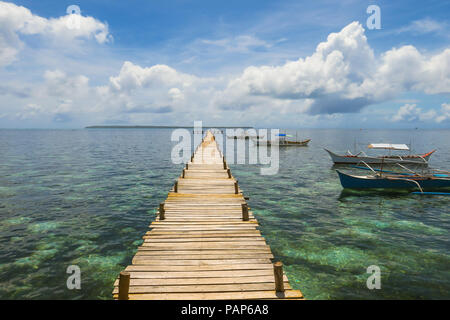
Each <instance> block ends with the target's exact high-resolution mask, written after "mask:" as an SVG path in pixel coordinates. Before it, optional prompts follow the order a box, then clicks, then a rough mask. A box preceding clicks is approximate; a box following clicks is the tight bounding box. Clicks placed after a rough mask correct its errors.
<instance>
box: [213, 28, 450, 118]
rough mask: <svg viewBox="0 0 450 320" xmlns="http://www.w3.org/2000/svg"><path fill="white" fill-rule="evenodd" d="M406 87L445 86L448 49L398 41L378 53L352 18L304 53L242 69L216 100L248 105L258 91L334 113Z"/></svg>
mask: <svg viewBox="0 0 450 320" xmlns="http://www.w3.org/2000/svg"><path fill="white" fill-rule="evenodd" d="M410 90H417V91H422V92H425V93H428V94H434V93H444V92H450V49H447V50H445V51H443V52H441V53H439V54H436V55H434V56H425V55H423V54H421V53H420V52H419V51H418V50H417V49H416V48H414V47H413V46H403V47H401V48H398V49H392V50H389V51H387V52H385V53H384V54H382V56H381V57H380V58H379V59H377V58H376V57H375V56H374V53H373V50H372V49H371V48H370V46H369V45H368V43H367V38H366V36H365V35H364V29H363V27H362V26H361V24H359V23H358V22H353V23H351V24H349V25H348V26H346V27H345V28H343V29H342V30H341V31H340V32H338V33H332V34H330V35H329V36H328V39H327V41H326V42H322V43H320V44H319V45H318V46H317V48H316V51H315V53H314V54H312V55H311V56H309V57H306V58H304V59H299V60H297V61H291V62H287V63H286V64H284V65H282V66H277V67H272V66H262V67H249V68H247V69H245V70H244V72H243V74H242V75H241V76H240V77H238V78H236V79H234V80H232V81H231V82H230V83H229V85H228V87H227V88H226V90H224V92H223V93H222V95H221V96H220V97H219V98H218V102H219V103H220V104H221V105H222V106H223V107H224V108H233V106H238V107H239V106H241V107H248V106H249V105H251V104H252V101H251V99H250V100H249V98H251V97H257V96H265V97H271V98H276V99H298V100H302V99H312V100H313V103H312V104H311V105H310V108H309V109H308V112H309V113H311V114H333V113H346V112H358V111H359V110H360V109H361V108H363V107H364V106H366V105H369V104H373V103H377V102H381V101H385V100H388V99H391V98H394V97H396V96H398V95H399V94H401V93H403V92H406V91H410ZM243 102H244V104H243Z"/></svg>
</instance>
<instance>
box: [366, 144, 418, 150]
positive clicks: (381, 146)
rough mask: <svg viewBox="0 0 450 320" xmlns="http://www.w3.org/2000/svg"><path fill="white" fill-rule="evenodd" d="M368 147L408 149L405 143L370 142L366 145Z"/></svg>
mask: <svg viewBox="0 0 450 320" xmlns="http://www.w3.org/2000/svg"><path fill="white" fill-rule="evenodd" d="M368 148H369V149H390V150H409V147H408V146H407V145H406V144H392V143H371V144H369V145H368Z"/></svg>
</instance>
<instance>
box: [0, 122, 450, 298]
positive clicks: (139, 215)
mask: <svg viewBox="0 0 450 320" xmlns="http://www.w3.org/2000/svg"><path fill="white" fill-rule="evenodd" d="M171 133H172V131H171V130H165V129H138V130H134V129H102V130H0V217H1V220H0V298H3V299H39V298H41V299H42V298H46V299H110V298H111V291H112V284H113V282H114V279H115V277H116V276H117V274H118V273H119V272H120V271H121V270H122V269H123V268H124V267H125V266H126V265H128V264H129V263H130V262H131V258H132V257H133V255H134V253H135V252H136V249H137V246H138V245H139V244H140V242H141V240H140V239H141V237H142V235H143V234H144V233H145V231H146V230H147V228H148V225H149V223H150V222H151V220H152V219H153V218H154V211H155V208H156V207H157V205H158V204H159V202H161V201H163V200H164V199H165V197H166V195H167V192H168V191H169V189H170V187H171V185H172V184H173V181H174V179H175V178H176V177H177V176H178V175H179V174H180V172H181V168H182V165H174V164H172V162H171V160H170V155H171V148H172V146H173V145H174V143H171V141H170V135H171ZM293 134H294V135H295V133H293ZM300 136H301V137H302V138H303V137H304V138H311V139H312V141H311V143H310V146H309V147H295V148H286V149H281V150H280V170H279V172H278V174H277V175H275V176H262V175H260V174H259V173H260V166H258V165H237V164H234V165H233V164H231V165H230V166H231V169H232V171H233V174H234V175H235V176H236V177H237V178H238V179H239V183H240V185H241V187H242V189H243V190H244V193H245V195H246V196H250V201H249V202H250V206H251V207H252V210H253V211H254V213H255V214H256V216H257V218H258V220H259V222H260V225H261V231H262V233H263V235H264V236H265V238H266V240H267V242H268V243H269V245H270V246H271V247H272V251H273V253H274V255H275V256H276V259H280V260H281V261H283V263H284V265H285V270H286V272H287V274H288V277H289V279H290V281H291V284H292V285H293V286H294V287H296V288H298V289H301V290H302V291H303V293H304V294H305V296H306V297H307V298H309V299H341V298H342V299H349V298H355V299H360V298H369V299H379V298H388V299H389V298H433V299H438V298H447V299H448V298H450V296H449V292H450V271H449V268H448V266H449V265H450V255H449V247H450V244H449V236H448V234H449V230H450V223H449V221H450V214H449V211H450V210H449V204H450V197H442V196H416V195H411V194H409V193H396V194H387V193H373V192H357V193H355V192H343V191H342V188H341V186H340V183H339V179H338V177H337V174H336V172H335V170H334V168H333V167H332V164H331V161H330V159H329V157H328V155H327V154H326V153H325V151H324V150H323V147H330V148H332V149H333V150H336V151H344V152H345V151H346V150H347V149H349V148H353V144H354V139H355V138H356V139H358V141H360V142H367V143H369V142H392V143H409V142H410V141H411V140H412V141H413V147H414V149H415V150H416V151H417V152H427V151H430V149H434V148H436V149H438V151H437V152H436V154H434V155H433V156H432V158H431V165H432V166H433V167H438V168H442V169H447V170H450V148H449V147H450V131H448V130H447V131H446V130H436V131H432V130H411V131H408V130H370V131H367V130H364V131H360V130H302V131H299V137H300ZM331 146H332V147H331ZM230 162H231V160H228V163H230ZM69 265H78V266H80V268H81V290H69V289H67V286H66V280H67V277H68V276H69V275H68V274H67V273H66V269H67V267H68V266H69ZM370 265H377V266H379V267H380V269H381V286H382V287H381V289H380V290H368V289H367V287H366V280H367V277H368V276H369V274H367V273H366V269H367V267H368V266H370Z"/></svg>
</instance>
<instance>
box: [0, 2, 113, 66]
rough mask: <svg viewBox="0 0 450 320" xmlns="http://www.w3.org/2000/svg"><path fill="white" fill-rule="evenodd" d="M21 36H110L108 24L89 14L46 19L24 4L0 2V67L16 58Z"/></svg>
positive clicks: (66, 39) (61, 38)
mask: <svg viewBox="0 0 450 320" xmlns="http://www.w3.org/2000/svg"><path fill="white" fill-rule="evenodd" d="M76 21H78V22H76ZM23 35H39V36H43V37H46V38H48V39H51V40H52V41H54V42H55V43H61V42H63V43H64V44H67V43H70V42H72V41H73V40H75V39H94V40H95V41H97V42H98V43H105V42H108V41H110V40H111V39H112V36H111V35H110V33H109V31H108V25H107V24H105V23H102V22H100V21H98V20H96V19H94V18H92V17H86V16H82V15H66V16H62V17H59V18H50V19H46V18H43V17H40V16H38V15H34V14H33V13H31V11H30V10H29V9H27V8H25V7H22V6H17V5H15V4H13V3H9V2H4V1H0V67H1V66H5V65H9V64H11V63H13V62H14V61H16V59H17V55H18V53H19V52H20V50H22V49H23V47H24V46H25V44H24V42H23V41H22V40H21V36H23Z"/></svg>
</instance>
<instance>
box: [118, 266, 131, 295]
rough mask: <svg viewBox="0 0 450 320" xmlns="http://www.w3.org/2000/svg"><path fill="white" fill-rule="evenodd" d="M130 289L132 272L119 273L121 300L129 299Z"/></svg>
mask: <svg viewBox="0 0 450 320" xmlns="http://www.w3.org/2000/svg"><path fill="white" fill-rule="evenodd" d="M129 290H130V273H129V272H126V271H122V272H121V273H120V275H119V300H128V292H129Z"/></svg>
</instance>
